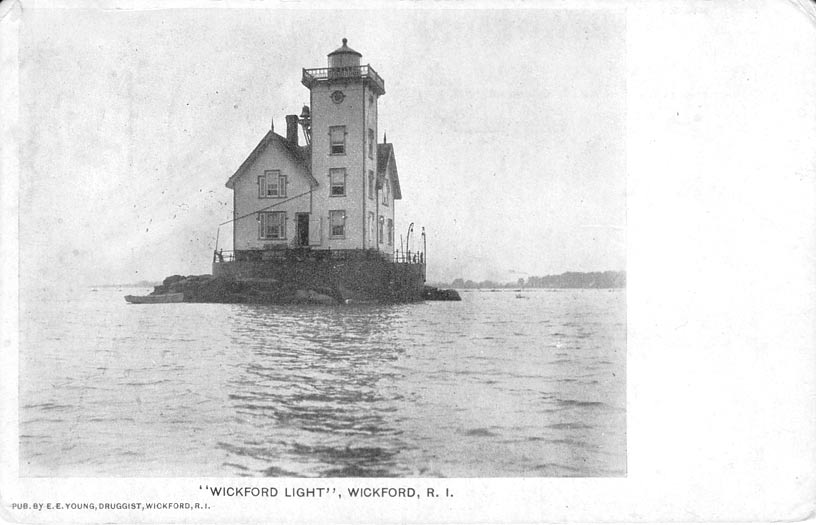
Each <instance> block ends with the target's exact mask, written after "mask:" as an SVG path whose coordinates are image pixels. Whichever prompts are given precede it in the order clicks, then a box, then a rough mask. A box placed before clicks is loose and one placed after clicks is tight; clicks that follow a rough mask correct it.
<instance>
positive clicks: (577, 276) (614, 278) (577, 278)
mask: <svg viewBox="0 0 816 525" xmlns="http://www.w3.org/2000/svg"><path fill="white" fill-rule="evenodd" d="M428 284H429V285H430V286H436V287H438V288H453V289H456V290H482V289H494V290H495V289H553V288H554V289H569V288H573V289H574V288H595V289H610V288H626V272H614V271H605V272H564V273H562V274H558V275H545V276H543V277H538V276H530V277H527V278H519V279H518V280H517V281H515V282H506V283H500V282H496V281H490V280H485V281H479V282H476V281H473V280H470V279H468V280H465V279H463V278H461V277H460V278H457V279H454V280H453V281H451V282H450V283H428Z"/></svg>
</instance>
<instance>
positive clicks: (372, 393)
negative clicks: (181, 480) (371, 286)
mask: <svg viewBox="0 0 816 525" xmlns="http://www.w3.org/2000/svg"><path fill="white" fill-rule="evenodd" d="M397 319H398V318H397V317H396V316H395V315H394V308H393V307H391V308H384V307H366V308H341V309H336V308H331V309H330V308H325V309H314V308H311V309H306V308H302V309H296V310H290V311H283V312H281V311H279V310H270V309H269V308H264V307H253V306H248V307H245V308H241V309H239V310H238V311H236V312H235V315H234V317H233V319H232V326H233V327H234V328H233V331H232V334H233V337H232V344H233V347H234V348H241V349H244V352H243V353H242V356H241V360H240V361H239V362H236V363H234V375H233V376H232V377H231V378H230V379H229V380H228V381H227V383H226V384H227V389H228V391H229V392H230V394H229V399H230V402H231V405H232V408H233V411H234V414H235V418H236V422H237V423H238V424H239V425H240V426H241V427H246V429H245V432H242V433H248V434H256V433H257V432H255V431H257V430H258V429H259V427H260V428H262V429H263V432H262V433H261V435H262V437H260V438H257V439H252V440H248V441H245V442H242V443H229V442H226V443H225V442H221V443H219V447H221V448H222V449H224V450H225V451H227V452H228V453H229V454H230V459H229V462H230V463H231V464H232V465H234V466H235V467H236V468H238V469H240V470H242V471H248V470H250V469H251V467H249V465H257V466H256V467H255V469H254V470H260V471H262V472H263V473H265V474H267V475H275V476H278V475H303V474H307V475H323V476H389V475H397V474H399V473H400V472H399V470H398V465H397V462H396V461H395V456H396V455H397V454H398V453H399V451H400V450H401V449H403V448H405V447H406V443H404V442H403V441H401V440H400V439H399V435H400V433H401V432H400V431H399V429H397V428H395V426H394V424H393V423H391V422H390V419H389V416H390V415H392V414H393V413H394V411H395V407H394V402H395V401H398V400H399V399H400V394H399V393H398V392H396V391H390V392H389V391H387V390H383V389H382V388H381V385H382V384H384V383H385V382H388V381H395V380H398V378H399V373H398V372H397V371H396V370H395V369H394V367H393V363H394V362H395V361H396V360H397V359H398V358H399V355H400V354H401V353H402V352H404V350H400V348H399V345H398V341H397V339H396V337H394V336H393V332H392V330H393V327H394V325H395V324H396V323H397V322H398V321H397ZM259 327H261V329H259ZM270 463H272V464H274V465H275V466H272V467H267V466H266V465H268V464H270ZM290 465H291V467H290V468H291V469H292V470H287V467H288V466H290Z"/></svg>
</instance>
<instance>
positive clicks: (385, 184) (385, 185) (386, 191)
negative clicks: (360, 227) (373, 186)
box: [382, 179, 391, 206]
mask: <svg viewBox="0 0 816 525" xmlns="http://www.w3.org/2000/svg"><path fill="white" fill-rule="evenodd" d="M390 192H391V187H390V185H389V184H388V179H385V181H384V182H383V192H382V196H383V200H382V203H383V204H384V205H385V206H388V194H389V193H390Z"/></svg>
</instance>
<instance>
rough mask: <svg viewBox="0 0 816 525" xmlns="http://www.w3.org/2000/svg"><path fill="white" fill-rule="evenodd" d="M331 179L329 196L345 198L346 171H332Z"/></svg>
mask: <svg viewBox="0 0 816 525" xmlns="http://www.w3.org/2000/svg"><path fill="white" fill-rule="evenodd" d="M329 179H330V180H329V192H330V193H329V195H331V196H332V197H343V196H344V195H345V194H346V169H345V168H332V169H330V170H329Z"/></svg>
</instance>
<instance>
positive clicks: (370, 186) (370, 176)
mask: <svg viewBox="0 0 816 525" xmlns="http://www.w3.org/2000/svg"><path fill="white" fill-rule="evenodd" d="M368 198H369V199H372V200H373V199H374V172H373V171H371V170H368Z"/></svg>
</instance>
